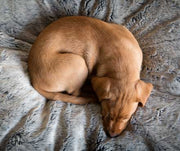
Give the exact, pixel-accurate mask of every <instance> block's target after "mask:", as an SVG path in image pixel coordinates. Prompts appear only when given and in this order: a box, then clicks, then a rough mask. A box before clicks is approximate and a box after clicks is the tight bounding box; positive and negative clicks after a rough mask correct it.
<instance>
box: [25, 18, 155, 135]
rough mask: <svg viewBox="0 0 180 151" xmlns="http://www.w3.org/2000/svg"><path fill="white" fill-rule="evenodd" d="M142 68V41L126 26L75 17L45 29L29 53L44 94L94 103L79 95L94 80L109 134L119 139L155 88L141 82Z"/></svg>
mask: <svg viewBox="0 0 180 151" xmlns="http://www.w3.org/2000/svg"><path fill="white" fill-rule="evenodd" d="M141 64H142V51H141V49H140V47H139V45H138V42H137V41H136V39H135V38H134V36H133V35H132V34H131V33H130V32H129V31H128V30H127V29H126V28H125V27H124V26H121V25H116V24H112V23H106V22H103V21H101V20H98V19H93V18H89V17H82V16H81V17H80V16H74V17H64V18H61V19H59V20H57V21H55V22H53V23H52V24H50V25H49V26H48V27H47V28H45V29H44V31H43V32H42V33H41V34H40V35H39V36H38V38H37V39H36V41H35V43H34V45H33V46H32V48H31V50H30V53H29V61H28V69H29V74H30V78H31V82H32V85H33V87H34V88H35V89H36V90H37V91H38V92H39V93H40V94H41V95H43V96H45V97H46V98H48V99H51V100H61V101H64V102H70V103H74V104H86V103H90V102H93V101H94V99H93V98H84V97H79V96H78V95H79V91H80V88H81V87H82V85H83V83H84V82H85V80H86V78H87V77H90V78H91V84H92V87H93V90H94V91H95V93H96V95H97V97H98V100H99V101H100V103H101V106H102V118H103V124H104V127H105V130H106V132H107V133H108V134H109V135H110V136H111V137H115V136H117V135H119V134H120V133H121V132H122V131H123V130H124V129H125V128H126V126H127V124H128V121H129V120H130V118H131V116H132V114H133V113H134V112H135V111H136V109H137V107H138V104H140V105H141V106H144V105H145V103H146V101H147V99H148V97H149V95H150V92H151V90H152V87H153V86H152V84H150V83H145V82H143V81H142V80H140V70H141ZM64 92H66V93H67V94H65V93H64Z"/></svg>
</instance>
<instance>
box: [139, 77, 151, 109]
mask: <svg viewBox="0 0 180 151" xmlns="http://www.w3.org/2000/svg"><path fill="white" fill-rule="evenodd" d="M152 88H153V85H152V84H151V83H145V82H144V81H142V80H139V81H138V82H137V84H136V92H137V101H138V102H139V103H140V106H142V107H144V105H145V103H146V101H147V99H148V97H149V96H150V94H151V91H152Z"/></svg>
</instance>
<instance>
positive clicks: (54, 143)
mask: <svg viewBox="0 0 180 151" xmlns="http://www.w3.org/2000/svg"><path fill="white" fill-rule="evenodd" d="M179 12H180V3H179V0H0V150H8V151H10V150H12V151H16V150H18V151H44V150H47V151H52V150H56V151H57V150H62V151H71V150H72V151H85V150H90V151H93V150H96V151H119V150H126V151H130V150H131V151H149V150H156V151H161V150H167V151H176V150H177V151H178V150H180V50H179V49H180V18H179V15H180V14H179ZM72 15H83V16H91V17H95V18H99V19H102V20H104V21H107V22H114V23H117V24H123V25H124V26H126V27H127V28H128V29H129V30H130V31H131V32H132V33H133V34H134V35H135V37H136V38H137V40H138V42H139V44H140V46H141V48H142V51H143V54H144V61H143V66H142V72H141V78H142V79H143V80H145V81H148V82H151V83H153V85H154V89H153V92H152V94H151V96H150V98H149V100H148V102H147V104H146V107H145V108H139V109H138V111H137V112H136V114H135V115H134V116H133V118H132V120H131V124H130V126H129V128H128V129H127V130H126V131H125V132H123V134H122V135H120V136H119V137H117V138H108V137H107V136H106V134H105V132H104V130H103V126H102V120H101V114H100V113H101V108H100V106H99V105H98V104H89V105H73V104H68V103H63V102H61V101H54V102H52V101H47V100H46V99H45V98H44V97H42V96H41V95H40V94H38V93H37V92H36V91H35V90H34V89H33V87H32V86H31V84H30V81H29V76H28V72H27V57H28V52H29V50H30V48H31V45H32V44H33V42H34V40H35V39H36V37H37V35H38V34H39V33H40V32H41V31H42V30H43V29H44V28H45V27H46V26H47V25H48V24H50V23H51V22H53V21H55V20H57V19H58V18H60V17H62V16H72Z"/></svg>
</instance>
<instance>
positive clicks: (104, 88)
mask: <svg viewBox="0 0 180 151" xmlns="http://www.w3.org/2000/svg"><path fill="white" fill-rule="evenodd" d="M91 83H92V87H93V89H94V91H95V93H96V95H97V96H98V99H99V101H102V100H104V99H110V98H111V94H110V87H111V82H110V79H109V78H107V77H93V78H92V79H91Z"/></svg>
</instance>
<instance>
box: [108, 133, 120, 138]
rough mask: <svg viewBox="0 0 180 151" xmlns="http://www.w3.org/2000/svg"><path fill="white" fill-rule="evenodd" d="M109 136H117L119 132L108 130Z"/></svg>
mask: <svg viewBox="0 0 180 151" xmlns="http://www.w3.org/2000/svg"><path fill="white" fill-rule="evenodd" d="M109 136H110V137H117V136H119V134H117V133H115V132H109Z"/></svg>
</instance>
